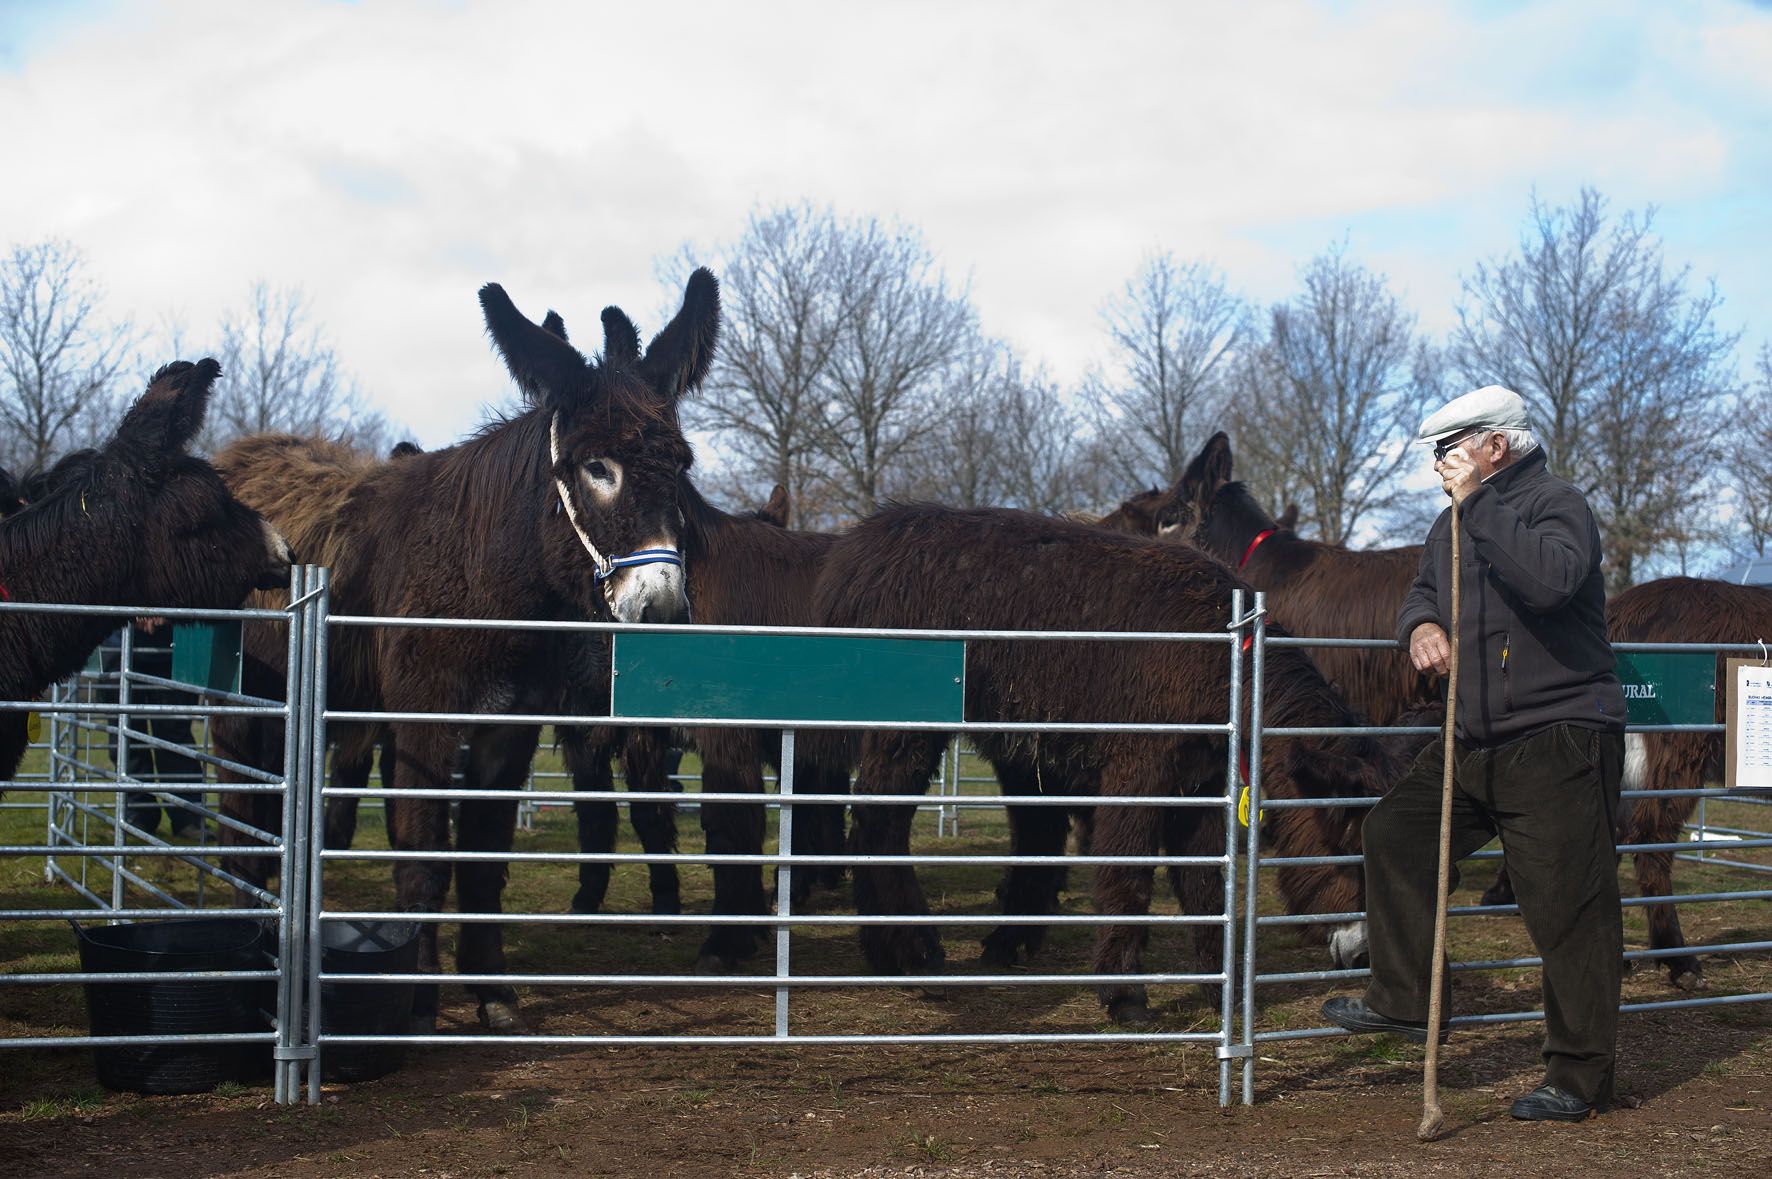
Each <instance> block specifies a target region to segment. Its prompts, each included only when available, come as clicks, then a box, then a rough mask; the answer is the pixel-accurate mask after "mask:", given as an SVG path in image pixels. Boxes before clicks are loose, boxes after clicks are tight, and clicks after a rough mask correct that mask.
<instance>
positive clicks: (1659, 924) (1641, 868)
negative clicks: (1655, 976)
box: [1618, 733, 1721, 991]
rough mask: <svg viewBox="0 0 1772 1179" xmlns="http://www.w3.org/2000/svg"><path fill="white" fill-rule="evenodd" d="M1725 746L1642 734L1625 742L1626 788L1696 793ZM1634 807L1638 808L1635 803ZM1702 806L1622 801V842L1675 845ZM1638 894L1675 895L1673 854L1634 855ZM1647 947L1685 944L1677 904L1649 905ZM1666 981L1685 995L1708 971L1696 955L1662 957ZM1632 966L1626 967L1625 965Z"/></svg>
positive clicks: (1688, 801) (1685, 736)
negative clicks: (1693, 813) (1682, 831)
mask: <svg viewBox="0 0 1772 1179" xmlns="http://www.w3.org/2000/svg"><path fill="white" fill-rule="evenodd" d="M1720 744H1721V742H1720V741H1718V740H1717V739H1715V738H1711V737H1704V736H1700V735H1698V734H1692V733H1644V734H1631V735H1628V736H1626V738H1625V769H1624V779H1625V780H1624V782H1623V784H1622V788H1623V789H1625V790H1642V789H1656V788H1660V789H1663V790H1684V789H1697V788H1698V787H1701V786H1703V785H1704V783H1705V779H1706V778H1708V777H1711V773H1710V772H1707V771H1715V770H1717V769H1718V768H1719V767H1717V766H1716V765H1715V764H1714V759H1713V758H1712V756H1711V754H1712V752H1713V751H1714V750H1715V749H1716V748H1717V747H1718V746H1720ZM1633 803H1634V805H1633ZM1697 805H1698V802H1697V800H1696V799H1693V798H1679V797H1675V798H1661V797H1650V798H1638V799H1635V800H1630V799H1624V800H1621V801H1620V803H1619V812H1620V813H1619V824H1618V834H1619V842H1620V843H1674V842H1676V841H1678V839H1679V838H1680V828H1681V827H1683V826H1685V824H1686V820H1687V819H1688V818H1690V817H1691V815H1692V811H1693V810H1694V809H1695V808H1696V807H1697ZM1634 859H1635V861H1636V864H1635V867H1636V876H1637V893H1638V895H1640V896H1646V897H1663V896H1671V895H1673V890H1674V879H1673V868H1674V857H1673V853H1672V852H1638V853H1636V854H1635V856H1634ZM1648 909H1649V911H1648V913H1647V914H1645V916H1646V918H1647V920H1648V925H1649V948H1650V949H1652V950H1671V949H1675V948H1678V947H1681V946H1684V945H1685V944H1686V935H1685V931H1683V930H1682V929H1681V928H1680V911H1679V909H1678V908H1676V907H1675V906H1673V905H1650V906H1648ZM1661 964H1662V966H1663V967H1664V968H1665V969H1666V970H1667V981H1668V982H1670V983H1672V984H1673V985H1674V986H1676V987H1678V988H1679V989H1681V990H1682V991H1696V990H1702V989H1703V988H1704V986H1705V981H1704V967H1703V966H1702V965H1701V964H1700V963H1699V961H1698V956H1697V955H1696V954H1675V955H1671V956H1669V957H1666V958H1663V959H1661ZM1626 965H1627V966H1628V965H1629V964H1628V963H1627V964H1626Z"/></svg>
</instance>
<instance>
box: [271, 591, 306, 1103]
mask: <svg viewBox="0 0 1772 1179" xmlns="http://www.w3.org/2000/svg"><path fill="white" fill-rule="evenodd" d="M307 572H308V568H307V566H306V565H295V566H292V567H291V568H290V570H289V609H288V611H287V613H288V622H287V626H288V635H287V636H286V640H287V664H286V669H285V676H284V694H283V798H282V803H283V807H282V812H283V817H282V822H283V828H282V832H283V834H282V840H281V844H282V846H281V849H280V851H281V854H280V855H279V857H278V885H277V887H278V892H279V896H278V898H277V908H278V910H279V911H278V919H277V1043H276V1047H275V1048H274V1049H273V1055H274V1060H273V1062H272V1063H273V1073H272V1075H273V1085H272V1089H273V1092H272V1097H273V1099H274V1100H275V1101H276V1102H277V1104H279V1105H287V1104H288V1103H290V1102H292V1101H294V1100H295V1097H294V1091H295V1089H296V1087H297V1086H298V1085H299V1083H300V1078H299V1075H298V1074H299V1069H300V1063H299V1061H297V1059H296V1058H295V1051H296V1050H297V1049H298V1048H299V1047H300V1040H299V1036H300V1028H299V1027H298V1026H297V1025H298V1024H299V1022H300V1017H299V1010H300V1008H299V1000H298V998H297V995H296V986H297V982H296V980H297V979H299V978H300V977H301V974H300V972H299V971H298V970H297V969H296V960H297V958H298V957H299V955H300V952H301V951H300V938H301V929H300V927H299V926H298V925H297V906H296V904H295V902H294V900H293V896H292V891H293V890H292V889H291V888H290V882H291V881H292V880H293V879H294V865H293V864H292V863H291V860H292V856H291V855H290V847H291V844H292V839H291V835H292V833H293V831H294V829H295V824H296V801H295V800H296V797H297V796H298V795H299V794H300V793H301V785H302V780H303V778H304V776H305V773H304V771H305V764H304V760H303V759H304V755H305V751H306V748H307V745H306V742H305V741H304V740H303V733H304V730H305V728H306V725H307V715H306V713H305V712H304V711H303V696H302V672H303V662H304V661H303V658H302V656H303V631H304V627H303V619H304V614H305V612H306V608H307V607H306V604H305V603H304V602H303V600H302V598H303V595H304V594H305V593H306V590H307Z"/></svg>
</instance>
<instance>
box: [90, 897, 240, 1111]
mask: <svg viewBox="0 0 1772 1179" xmlns="http://www.w3.org/2000/svg"><path fill="white" fill-rule="evenodd" d="M74 932H75V933H76V934H77V935H78V936H79V940H80V968H81V970H83V971H89V972H93V973H106V972H115V973H120V972H123V971H159V972H169V973H170V972H178V973H183V972H186V971H204V970H263V969H265V966H266V962H265V957H264V953H263V951H262V945H263V941H262V939H263V932H264V931H263V927H262V926H261V925H260V923H259V922H257V921H255V920H252V919H250V918H244V917H202V918H195V919H190V920H180V921H141V922H131V923H126V924H123V925H104V926H93V927H92V928H84V927H82V926H80V925H78V924H76V925H74ZM259 990H260V986H259V984H258V983H257V982H254V981H252V980H250V979H169V980H167V981H166V982H115V983H106V982H90V983H87V984H86V1014H87V1022H88V1024H89V1026H90V1027H91V1029H92V1034H93V1035H95V1036H179V1035H192V1034H196V1033H205V1032H262V1031H264V1030H266V1025H265V1021H264V1019H263V1018H262V1017H261V1016H260V1014H259V1006H258V995H259ZM264 1048H265V1045H263V1044H126V1045H108V1046H98V1047H94V1048H93V1050H92V1060H93V1065H94V1067H95V1068H96V1069H97V1071H98V1080H99V1084H101V1085H103V1086H104V1087H105V1088H107V1089H119V1090H125V1091H128V1092H132V1093H202V1092H205V1091H207V1090H210V1089H213V1088H215V1087H216V1085H218V1084H220V1083H221V1082H222V1081H237V1080H243V1079H245V1078H247V1077H249V1076H250V1075H251V1071H252V1062H253V1057H254V1056H255V1055H264Z"/></svg>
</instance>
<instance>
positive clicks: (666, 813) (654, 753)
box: [621, 729, 683, 914]
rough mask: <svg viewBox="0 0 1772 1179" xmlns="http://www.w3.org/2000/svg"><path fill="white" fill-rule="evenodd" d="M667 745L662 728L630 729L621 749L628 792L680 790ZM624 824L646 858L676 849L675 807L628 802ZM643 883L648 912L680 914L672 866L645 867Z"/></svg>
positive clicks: (678, 889) (678, 884)
mask: <svg viewBox="0 0 1772 1179" xmlns="http://www.w3.org/2000/svg"><path fill="white" fill-rule="evenodd" d="M670 753H671V750H670V745H669V743H668V734H667V733H666V732H665V730H663V729H630V730H628V734H627V742H626V744H625V745H624V746H623V748H622V755H621V761H622V771H623V776H624V777H625V778H626V779H627V783H628V789H629V790H638V791H643V792H645V793H647V794H657V793H659V792H661V791H666V790H681V789H682V787H681V786H680V785H679V784H678V783H677V781H676V780H675V779H674V778H672V777H671V773H670V766H669V762H670ZM628 822H630V823H632V824H633V826H634V834H635V835H637V836H639V838H640V849H641V850H642V851H644V852H646V854H648V855H654V856H657V855H669V854H671V853H673V852H675V851H676V850H677V804H676V803H674V802H630V803H629V804H628ZM646 875H647V881H648V883H649V884H650V886H651V891H652V911H653V912H654V913H655V914H657V913H663V914H672V913H681V912H682V911H683V901H682V884H681V882H680V880H679V878H678V875H677V865H675V864H648V865H647V866H646Z"/></svg>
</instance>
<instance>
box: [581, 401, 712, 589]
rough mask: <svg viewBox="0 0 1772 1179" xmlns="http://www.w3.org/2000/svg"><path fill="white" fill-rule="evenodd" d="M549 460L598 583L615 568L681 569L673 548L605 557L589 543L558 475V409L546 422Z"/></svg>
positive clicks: (609, 576) (677, 554)
mask: <svg viewBox="0 0 1772 1179" xmlns="http://www.w3.org/2000/svg"><path fill="white" fill-rule="evenodd" d="M548 458H549V459H550V460H551V461H552V463H553V466H554V471H555V472H556V473H555V475H554V490H555V491H557V492H559V493H560V505H561V506H562V507H564V508H565V509H566V519H567V520H568V521H570V522H571V524H572V531H574V532H576V533H577V534H578V543H579V544H582V545H583V546H584V549H585V552H586V553H588V554H590V558H591V564H592V565H593V566H594V567H595V568H596V571H597V573H596V578H597V580H598V581H600V582H603V581H608V580H609V578H611V577H612V576H614V575H615V571H616V570H617V569H626V568H628V567H629V566H632V565H675V566H677V567H678V568H679V569H681V568H682V567H683V557H682V555H681V554H679V553H678V552H677V550H675V549H637V550H635V551H634V552H631V553H629V554H628V555H627V556H625V557H614V558H611V557H605V556H604V555H603V554H602V553H601V552H599V551H598V549H597V546H596V545H594V544H592V543H591V537H590V534H589V533H587V532H586V531H585V529H584V524H583V523H582V522H580V520H579V518H578V505H577V504H575V503H574V502H573V500H572V490H571V488H569V487H567V486H566V480H564V479H562V478H560V476H559V474H558V472H559V469H560V411H559V410H555V411H554V414H553V416H552V417H550V418H549V419H548ZM603 592H604V595H605V596H607V595H608V593H609V587H608V586H604V588H603Z"/></svg>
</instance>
